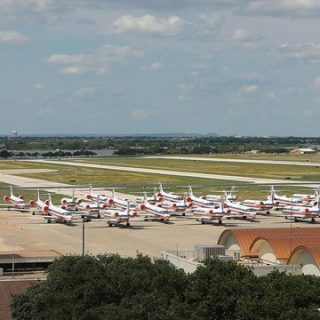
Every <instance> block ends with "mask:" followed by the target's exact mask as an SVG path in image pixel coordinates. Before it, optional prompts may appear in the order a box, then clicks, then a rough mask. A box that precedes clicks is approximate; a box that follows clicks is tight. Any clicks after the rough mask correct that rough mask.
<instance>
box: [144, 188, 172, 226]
mask: <svg viewBox="0 0 320 320" xmlns="http://www.w3.org/2000/svg"><path fill="white" fill-rule="evenodd" d="M139 208H140V210H142V211H146V212H147V213H149V214H150V215H151V216H152V217H153V218H156V219H158V220H159V221H161V222H164V223H168V221H169V219H170V217H171V212H170V211H169V210H167V209H163V208H160V207H158V206H156V205H153V204H151V203H149V202H148V201H147V195H146V194H145V200H144V202H143V204H140V205H139ZM144 220H145V221H148V220H149V217H148V216H145V217H144Z"/></svg>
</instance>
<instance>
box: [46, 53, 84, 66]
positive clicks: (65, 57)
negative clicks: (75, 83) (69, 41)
mask: <svg viewBox="0 0 320 320" xmlns="http://www.w3.org/2000/svg"><path fill="white" fill-rule="evenodd" d="M84 58H85V56H84V55H83V54H78V55H76V54H74V55H72V54H53V55H51V56H50V57H49V58H48V59H47V61H48V62H50V63H62V64H69V63H81V62H83V60H84Z"/></svg>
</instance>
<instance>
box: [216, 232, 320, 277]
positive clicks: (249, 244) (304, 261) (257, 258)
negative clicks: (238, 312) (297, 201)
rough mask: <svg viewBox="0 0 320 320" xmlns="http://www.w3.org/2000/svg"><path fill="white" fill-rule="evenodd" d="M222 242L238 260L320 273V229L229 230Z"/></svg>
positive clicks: (314, 273)
mask: <svg viewBox="0 0 320 320" xmlns="http://www.w3.org/2000/svg"><path fill="white" fill-rule="evenodd" d="M218 244H220V245H223V246H225V248H226V253H227V254H228V255H231V256H233V257H234V259H235V260H239V261H240V260H241V261H242V262H247V263H250V262H251V263H252V264H253V265H254V264H257V265H258V264H259V265H266V266H275V267H278V266H279V267H280V268H283V266H288V269H290V268H291V267H292V266H295V268H296V267H297V268H300V269H301V273H303V274H311V275H316V276H320V233H319V228H252V229H251V228H250V229H228V230H225V231H223V232H222V234H221V236H220V238H219V240H218ZM280 270H281V269H280Z"/></svg>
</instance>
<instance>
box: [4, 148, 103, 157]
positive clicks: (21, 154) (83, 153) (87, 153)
mask: <svg viewBox="0 0 320 320" xmlns="http://www.w3.org/2000/svg"><path fill="white" fill-rule="evenodd" d="M96 155H97V154H96V153H95V152H93V151H89V150H78V151H75V152H64V151H55V152H52V151H49V152H43V153H39V152H23V151H19V152H10V151H8V150H1V151H0V158H4V159H7V158H16V159H21V158H39V157H41V158H60V157H93V156H96Z"/></svg>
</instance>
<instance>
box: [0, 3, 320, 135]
mask: <svg viewBox="0 0 320 320" xmlns="http://www.w3.org/2000/svg"><path fill="white" fill-rule="evenodd" d="M319 16H320V0H170V1H169V0H159V1H154V0H117V1H116V0H68V1H65V0H0V68H1V69H0V70H1V72H0V83H1V90H0V111H1V117H0V134H8V133H10V132H11V131H12V130H18V132H19V133H23V134H54V133H59V134H63V133H66V134H67V133H70V134H77V133H97V134H121V133H126V134H130V133H132V134H141V133H175V132H189V133H190V132H198V133H217V134H221V135H233V134H240V135H259V136H261V135H280V136H286V135H294V136H319V129H318V127H319V123H318V119H319V116H320V69H319V66H320V38H319V30H320V19H319Z"/></svg>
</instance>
